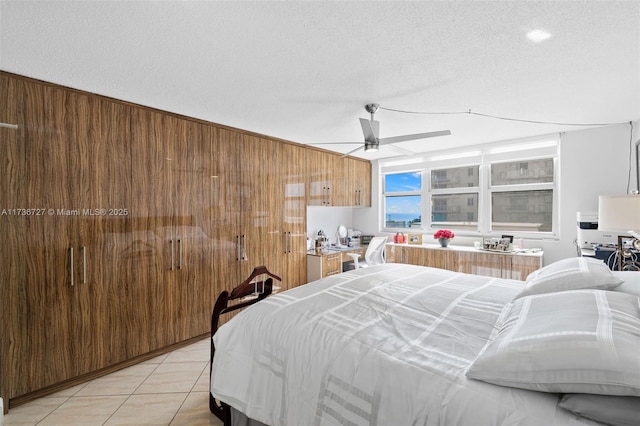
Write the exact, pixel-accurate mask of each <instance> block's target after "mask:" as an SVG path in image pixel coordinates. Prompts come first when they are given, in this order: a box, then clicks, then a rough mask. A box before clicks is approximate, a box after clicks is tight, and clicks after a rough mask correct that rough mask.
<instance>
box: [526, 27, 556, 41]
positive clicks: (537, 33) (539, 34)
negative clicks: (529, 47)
mask: <svg viewBox="0 0 640 426" xmlns="http://www.w3.org/2000/svg"><path fill="white" fill-rule="evenodd" d="M549 37H551V34H549V33H548V32H546V31H544V30H531V31H529V32H528V33H527V38H528V39H529V40H531V41H533V42H534V43H540V42H541V41H544V40H546V39H548V38H549Z"/></svg>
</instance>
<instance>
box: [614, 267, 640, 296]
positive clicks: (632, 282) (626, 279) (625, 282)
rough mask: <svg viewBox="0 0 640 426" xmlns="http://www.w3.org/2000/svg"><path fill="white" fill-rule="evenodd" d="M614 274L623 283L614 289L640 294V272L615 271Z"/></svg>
mask: <svg viewBox="0 0 640 426" xmlns="http://www.w3.org/2000/svg"><path fill="white" fill-rule="evenodd" d="M613 275H615V276H616V277H618V278H620V279H621V280H622V284H620V286H619V287H616V288H614V289H613V291H620V292H622V293H629V294H633V295H635V296H640V272H638V271H613Z"/></svg>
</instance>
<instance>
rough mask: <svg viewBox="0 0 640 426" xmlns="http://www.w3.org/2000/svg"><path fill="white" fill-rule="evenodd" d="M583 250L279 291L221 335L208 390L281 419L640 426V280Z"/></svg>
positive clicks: (235, 406) (345, 277)
mask: <svg viewBox="0 0 640 426" xmlns="http://www.w3.org/2000/svg"><path fill="white" fill-rule="evenodd" d="M583 259H584V258H575V259H568V260H567V261H566V262H557V263H556V264H552V265H550V266H548V267H545V268H542V269H541V270H539V271H538V272H539V273H534V274H532V276H530V277H529V278H528V279H527V281H526V282H525V281H516V280H509V279H499V278H491V277H484V276H478V275H470V274H463V273H457V272H452V271H448V270H442V269H436V268H430V267H422V266H414V265H404V264H393V263H390V264H384V265H378V266H372V267H369V268H365V269H358V270H355V271H349V272H345V273H342V274H339V275H334V276H331V277H327V278H324V279H321V280H318V281H314V282H311V283H308V284H306V285H304V286H301V287H297V288H295V289H292V290H289V291H286V292H283V293H279V294H276V295H272V296H270V297H268V298H265V299H264V300H262V301H260V302H259V303H256V304H255V305H253V306H251V307H248V308H246V309H245V310H243V311H242V312H241V313H240V314H238V315H237V316H236V317H234V318H233V319H232V320H231V321H229V322H228V323H227V324H225V325H223V326H222V327H220V329H219V330H217V332H216V333H215V335H214V336H213V346H215V348H216V352H215V356H214V357H213V362H212V369H211V370H212V374H211V383H210V392H211V398H212V399H215V400H217V401H221V402H222V403H224V404H225V405H228V406H229V407H231V410H232V411H233V413H234V416H235V417H234V418H238V419H240V418H242V419H244V420H246V421H250V422H256V423H257V424H259V423H262V424H266V425H273V426H275V425H418V424H419V425H535V426H538V425H593V424H601V423H599V422H598V421H600V422H602V421H603V420H604V421H606V422H607V423H606V424H620V425H623V424H627V423H625V422H629V423H628V424H638V423H637V421H638V419H640V404H639V403H638V401H640V398H638V397H640V356H638V350H640V306H639V304H640V302H639V298H638V295H637V294H632V293H633V291H635V289H637V288H639V287H638V286H635V285H627V284H625V285H626V286H627V287H624V288H625V290H624V291H614V290H615V289H616V288H619V287H623V286H622V285H621V284H622V283H623V279H621V278H620V276H619V275H616V274H613V273H611V272H610V271H609V270H608V268H606V265H604V264H603V266H605V267H604V268H600V266H599V265H598V264H597V263H595V262H599V263H600V264H602V262H600V261H596V260H593V261H591V260H589V261H586V260H583ZM638 275H639V276H640V274H638ZM637 284H638V285H640V280H639V281H638V283H637ZM574 305H575V306H574ZM556 315H557V317H556ZM594 318H595V319H594ZM601 347H605V350H604V351H601V350H600V348H601ZM601 352H602V353H601ZM591 397H596V398H600V399H602V400H598V401H596V402H593V401H592V400H590V399H585V400H583V399H584V398H591ZM576 401H577V407H576ZM594 404H595V405H594ZM598 404H599V405H598ZM585 406H586V407H587V408H586V409H585ZM589 407H591V408H593V407H597V409H596V411H597V412H596V414H592V413H589V412H587V411H588V409H589ZM602 407H604V408H602ZM610 407H613V408H611V409H610ZM603 411H604V412H605V414H604V415H605V417H604V418H602V415H603V414H602V412H603ZM609 412H612V413H609ZM620 413H623V414H624V416H626V417H624V416H623V417H622V418H621V419H618V418H617V417H616V416H618V417H619V416H620ZM635 415H638V417H635V420H634V416H635ZM606 416H609V417H606ZM596 420H598V421H596ZM634 421H635V423H634ZM227 422H229V420H227ZM236 423H238V422H236ZM234 426H235V425H234Z"/></svg>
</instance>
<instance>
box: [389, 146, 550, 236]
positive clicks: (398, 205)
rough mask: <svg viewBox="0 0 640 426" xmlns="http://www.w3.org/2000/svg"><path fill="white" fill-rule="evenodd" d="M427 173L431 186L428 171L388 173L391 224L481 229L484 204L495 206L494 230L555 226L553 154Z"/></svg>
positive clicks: (491, 219) (490, 227) (489, 223)
mask: <svg viewBox="0 0 640 426" xmlns="http://www.w3.org/2000/svg"><path fill="white" fill-rule="evenodd" d="M483 170H484V172H483ZM425 171H426V172H427V173H428V174H426V176H428V177H429V178H430V180H429V184H428V185H427V186H428V188H424V185H423V181H422V177H423V172H404V173H389V174H385V175H384V203H385V204H384V208H385V221H384V226H385V227H386V228H417V229H420V228H422V226H423V225H424V226H426V227H432V228H442V227H450V228H454V229H469V230H478V227H479V222H480V219H481V218H480V210H479V209H480V205H481V203H482V202H484V203H485V205H487V204H489V206H490V217H488V218H485V219H483V220H484V222H483V223H485V225H484V227H485V228H487V227H488V228H487V229H488V230H493V231H522V232H551V231H552V230H553V203H554V181H555V177H554V159H553V158H541V159H533V160H519V161H512V162H500V163H487V164H478V165H471V166H464V167H450V168H437V169H435V168H434V169H431V170H429V169H427V170H425ZM481 173H484V174H483V176H486V178H485V179H486V180H488V185H487V184H484V188H485V189H481V185H480V181H481ZM423 197H428V198H423ZM423 201H424V202H426V203H427V205H423ZM423 209H424V210H426V211H427V212H429V210H430V213H431V215H430V218H429V223H423V221H422V215H423V213H424V211H423Z"/></svg>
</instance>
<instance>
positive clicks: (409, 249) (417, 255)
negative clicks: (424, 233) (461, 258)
mask: <svg viewBox="0 0 640 426" xmlns="http://www.w3.org/2000/svg"><path fill="white" fill-rule="evenodd" d="M386 259H387V262H390V263H407V264H410V265H419V266H431V267H433V268H442V269H450V270H455V269H456V264H457V255H456V252H454V251H449V250H438V249H435V248H434V249H428V248H424V247H422V246H420V247H418V246H410V245H400V244H388V245H387V247H386Z"/></svg>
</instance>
